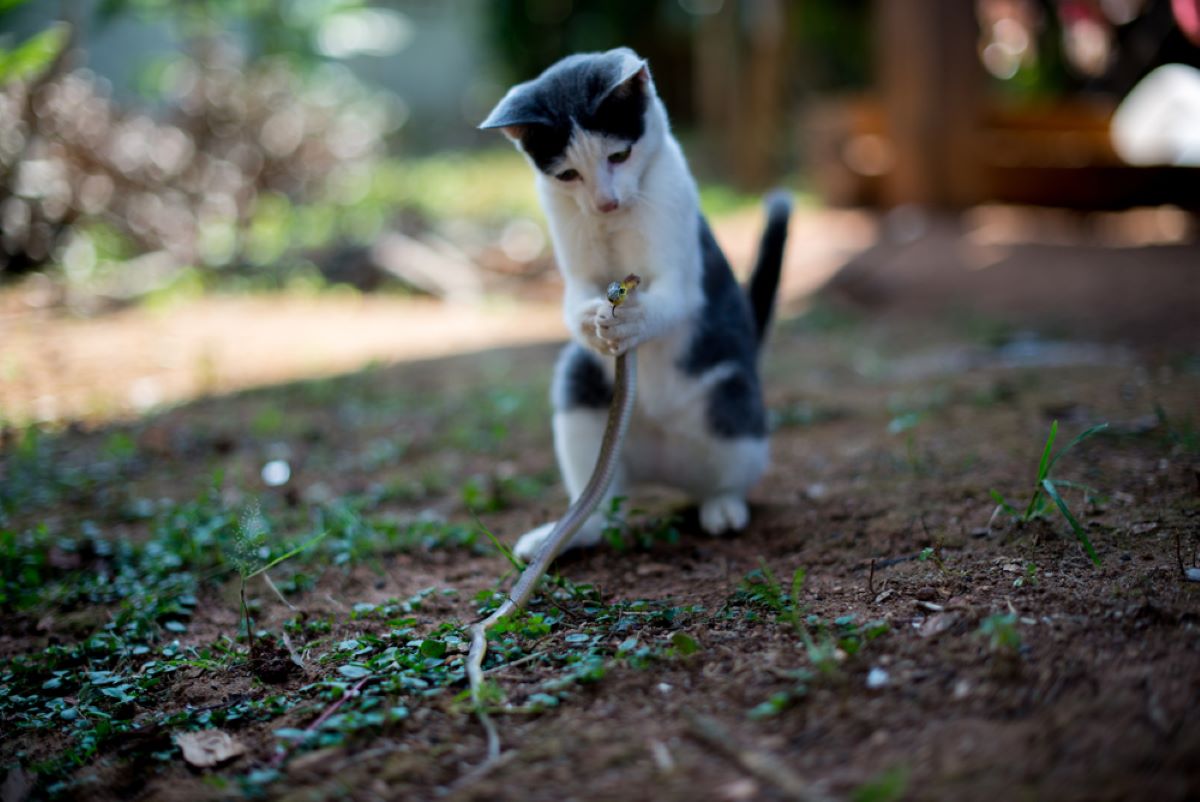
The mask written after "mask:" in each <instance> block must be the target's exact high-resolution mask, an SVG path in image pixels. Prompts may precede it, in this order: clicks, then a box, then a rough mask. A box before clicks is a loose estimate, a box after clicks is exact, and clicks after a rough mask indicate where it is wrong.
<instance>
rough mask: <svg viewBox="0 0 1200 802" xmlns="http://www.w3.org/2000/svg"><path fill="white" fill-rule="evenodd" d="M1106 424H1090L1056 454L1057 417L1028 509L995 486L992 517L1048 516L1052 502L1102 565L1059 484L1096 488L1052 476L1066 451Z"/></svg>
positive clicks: (1102, 429)
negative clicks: (1006, 496) (1012, 502)
mask: <svg viewBox="0 0 1200 802" xmlns="http://www.w3.org/2000/svg"><path fill="white" fill-rule="evenodd" d="M1107 428H1108V424H1107V423H1101V424H1098V425H1096V426H1093V427H1091V428H1090V429H1086V430H1084V431H1083V432H1082V433H1081V434H1079V435H1078V436H1076V438H1075V439H1074V440H1072V441H1071V442H1070V443H1068V444H1067V446H1066V448H1063V449H1062V450H1061V451H1059V452H1058V453H1057V454H1053V451H1054V440H1055V438H1056V437H1057V436H1058V421H1054V422H1053V423H1052V424H1051V425H1050V435H1049V436H1048V437H1047V438H1046V446H1045V448H1043V449H1042V459H1041V461H1040V462H1039V463H1038V470H1037V478H1036V479H1034V483H1033V496H1032V498H1030V499H1029V504H1028V505H1026V507H1025V511H1024V512H1017V509H1016V507H1014V506H1013V505H1012V504H1010V503H1009V502H1008V500H1007V499H1005V498H1004V496H1002V495H1001V494H1000V493H999V492H998V491H996V490H994V489H993V490H991V491H990V493H991V496H992V499H994V500H995V502H996V509H995V511H994V512H993V513H992V517H993V518H995V516H996V515H998V514H999V513H1000V512H1002V511H1003V512H1006V513H1008V514H1009V515H1011V516H1012V517H1014V518H1016V519H1017V520H1019V521H1021V522H1022V523H1028V522H1029V521H1031V520H1033V519H1034V518H1039V517H1042V518H1044V517H1049V516H1048V513H1049V511H1050V510H1051V509H1052V507H1051V506H1050V505H1051V503H1052V504H1053V508H1057V509H1058V511H1059V512H1060V513H1062V516H1063V517H1064V518H1066V519H1067V523H1068V524H1070V525H1071V531H1072V532H1074V533H1075V538H1076V540H1078V541H1079V543H1080V545H1082V546H1083V550H1084V551H1085V552H1087V556H1088V557H1089V558H1090V559H1091V561H1092V562H1093V563H1094V564H1096V565H1100V555H1098V554H1097V553H1096V549H1095V548H1093V546H1092V541H1091V540H1090V539H1089V538H1088V536H1087V531H1086V530H1084V528H1083V526H1081V525H1080V523H1079V520H1078V519H1076V517H1075V515H1074V514H1073V513H1072V512H1071V509H1070V508H1069V507H1068V506H1067V502H1066V501H1065V500H1064V499H1063V497H1062V494H1061V493H1060V492H1059V487H1067V488H1079V489H1082V490H1084V491H1085V492H1093V493H1094V492H1095V491H1094V490H1093V489H1092V488H1089V487H1086V486H1084V485H1079V484H1076V483H1074V482H1068V481H1064V480H1060V479H1052V478H1051V477H1050V472H1051V471H1052V470H1054V466H1055V464H1056V463H1057V462H1058V460H1059V458H1061V457H1062V455H1063V454H1066V453H1067V452H1068V451H1070V450H1071V449H1072V448H1074V447H1075V446H1077V445H1079V444H1080V443H1081V442H1083V441H1084V440H1086V439H1088V438H1089V437H1091V436H1092V435H1094V434H1097V433H1098V432H1102V431H1104V430H1105V429H1107ZM1052 454H1053V456H1052Z"/></svg>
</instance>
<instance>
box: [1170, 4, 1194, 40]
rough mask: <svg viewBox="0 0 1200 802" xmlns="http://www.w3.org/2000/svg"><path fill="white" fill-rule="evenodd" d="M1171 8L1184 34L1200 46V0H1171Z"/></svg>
mask: <svg viewBox="0 0 1200 802" xmlns="http://www.w3.org/2000/svg"><path fill="white" fill-rule="evenodd" d="M1171 10H1172V11H1174V12H1175V21H1176V22H1177V23H1179V29H1180V30H1182V31H1183V35H1184V36H1186V37H1187V38H1188V39H1189V40H1190V41H1191V42H1192V44H1194V45H1198V46H1200V0H1171Z"/></svg>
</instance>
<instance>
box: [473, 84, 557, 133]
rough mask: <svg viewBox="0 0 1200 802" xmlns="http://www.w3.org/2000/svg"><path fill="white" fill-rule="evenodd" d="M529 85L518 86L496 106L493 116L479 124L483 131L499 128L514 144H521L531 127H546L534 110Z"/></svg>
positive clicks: (509, 91) (490, 115)
mask: <svg viewBox="0 0 1200 802" xmlns="http://www.w3.org/2000/svg"><path fill="white" fill-rule="evenodd" d="M529 91H530V90H529V85H528V84H517V85H516V86H514V87H513V88H512V89H510V90H508V93H507V94H506V95H505V96H504V97H503V98H501V99H500V102H499V103H497V104H496V108H494V109H492V112H491V114H489V115H488V116H487V119H485V120H484V121H483V122H481V123H480V124H479V127H480V128H481V129H486V128H499V129H501V130H502V131H503V132H504V135H505V136H506V137H508V138H509V139H511V140H512V141H514V142H520V141H521V137H523V136H525V132H526V130H528V128H529V126H531V125H545V124H546V121H545V120H544V119H542V116H541V115H540V114H539V113H537V111H535V110H534V107H533V103H532V102H531V99H530V97H529Z"/></svg>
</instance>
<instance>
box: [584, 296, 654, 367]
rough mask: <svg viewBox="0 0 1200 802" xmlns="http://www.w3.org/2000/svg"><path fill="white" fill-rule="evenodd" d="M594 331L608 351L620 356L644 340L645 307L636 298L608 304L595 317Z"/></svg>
mask: <svg viewBox="0 0 1200 802" xmlns="http://www.w3.org/2000/svg"><path fill="white" fill-rule="evenodd" d="M596 331H597V333H598V334H599V336H600V339H601V341H603V342H604V343H605V345H606V346H607V348H608V352H609V353H610V354H613V355H614V356H620V355H621V354H623V353H625V352H627V351H631V350H633V349H634V348H637V347H638V346H639V345H641V344H642V343H643V342H645V341H646V309H645V307H643V306H642V305H641V304H640V303H638V301H637V299H636V298H630V299H629V300H628V301H626V302H625V303H624V304H622V305H621V306H617V307H613V306H608V307H606V308H605V309H603V310H601V311H600V313H599V314H598V315H597V317H596Z"/></svg>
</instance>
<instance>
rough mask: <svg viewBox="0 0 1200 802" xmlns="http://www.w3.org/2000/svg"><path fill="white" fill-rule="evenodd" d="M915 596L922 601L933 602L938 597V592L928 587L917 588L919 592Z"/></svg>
mask: <svg viewBox="0 0 1200 802" xmlns="http://www.w3.org/2000/svg"><path fill="white" fill-rule="evenodd" d="M913 595H914V596H916V597H917V598H918V599H920V600H921V601H933V600H934V599H936V598H937V597H938V592H937V591H936V590H934V589H933V588H931V587H929V586H926V587H923V588H917V592H916V593H914V594H913Z"/></svg>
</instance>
